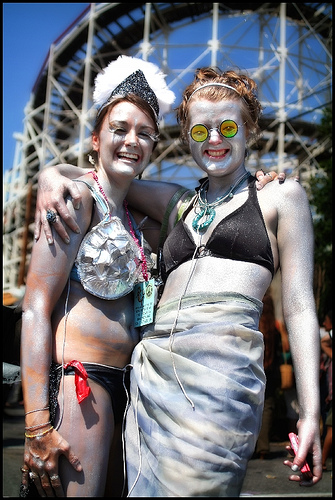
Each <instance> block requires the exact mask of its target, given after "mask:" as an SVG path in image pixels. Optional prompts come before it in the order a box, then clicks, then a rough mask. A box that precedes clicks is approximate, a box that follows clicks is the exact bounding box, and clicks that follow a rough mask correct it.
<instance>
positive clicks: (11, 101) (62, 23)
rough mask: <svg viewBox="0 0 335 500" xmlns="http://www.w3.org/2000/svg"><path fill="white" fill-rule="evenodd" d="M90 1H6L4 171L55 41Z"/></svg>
mask: <svg viewBox="0 0 335 500" xmlns="http://www.w3.org/2000/svg"><path fill="white" fill-rule="evenodd" d="M88 5H90V4H89V3H3V4H2V9H3V72H2V73H3V171H4V170H7V169H9V168H11V167H12V165H13V159H14V151H15V139H14V138H13V134H14V133H15V132H22V131H23V118H24V108H25V106H26V104H27V103H28V101H29V98H30V94H31V91H32V89H33V86H34V83H35V80H36V78H37V76H38V74H39V71H40V69H41V67H42V64H43V62H44V60H45V58H46V56H47V54H48V50H49V47H50V45H51V44H52V42H54V41H55V40H56V39H57V38H58V37H59V35H61V34H62V33H63V31H65V30H66V28H67V27H68V26H69V25H70V24H71V23H72V22H73V21H74V20H75V19H76V18H77V17H78V16H79V15H80V14H81V13H82V12H83V10H84V9H85V8H86V7H87V6H88Z"/></svg>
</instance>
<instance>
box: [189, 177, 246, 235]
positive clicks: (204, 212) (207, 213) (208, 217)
mask: <svg viewBox="0 0 335 500" xmlns="http://www.w3.org/2000/svg"><path fill="white" fill-rule="evenodd" d="M250 175H251V174H250V172H246V173H245V174H243V175H242V177H240V178H239V179H237V181H236V182H235V184H233V185H232V186H230V188H229V189H228V191H226V192H225V193H224V194H223V195H222V196H219V197H217V198H216V200H215V201H213V202H212V203H208V201H207V199H206V193H207V189H208V185H209V180H208V179H207V180H206V181H205V182H204V183H203V185H202V186H201V188H200V190H199V196H198V204H199V207H200V212H199V213H198V214H197V215H196V216H195V217H194V219H193V222H192V227H193V229H194V231H197V232H198V231H200V232H201V231H205V230H206V229H207V228H208V226H209V225H210V224H211V223H212V222H213V220H214V218H215V215H216V212H215V208H214V207H216V206H218V205H221V204H222V203H223V202H224V201H226V200H227V199H231V198H233V196H234V194H235V192H236V190H237V189H238V188H239V187H240V185H241V184H242V183H243V182H244V181H245V180H246V179H247V178H248V177H249V176H250ZM203 218H205V220H204V222H202V223H200V221H201V219H203Z"/></svg>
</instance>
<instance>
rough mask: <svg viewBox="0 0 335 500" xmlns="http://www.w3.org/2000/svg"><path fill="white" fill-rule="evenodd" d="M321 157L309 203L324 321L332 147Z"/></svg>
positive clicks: (327, 123) (325, 134) (325, 133)
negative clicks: (311, 208) (311, 213)
mask: <svg viewBox="0 0 335 500" xmlns="http://www.w3.org/2000/svg"><path fill="white" fill-rule="evenodd" d="M318 136H319V137H320V138H321V140H322V142H323V141H327V140H328V141H329V144H331V140H332V109H331V108H326V109H325V110H324V115H323V118H322V120H321V124H320V126H319V129H318ZM326 149H327V151H328V153H327V154H325V155H324V157H321V158H320V159H318V160H319V166H320V168H319V169H318V172H317V174H316V175H315V176H314V177H312V178H311V179H310V181H309V196H310V203H311V205H312V207H313V212H314V213H315V217H314V238H315V250H314V251H315V279H314V285H315V297H316V303H317V308H318V314H319V319H320V321H321V322H322V321H323V319H324V316H325V314H326V313H327V310H328V309H331V308H332V250H333V248H332V157H331V147H330V146H329V147H328V148H326Z"/></svg>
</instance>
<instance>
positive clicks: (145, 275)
mask: <svg viewBox="0 0 335 500" xmlns="http://www.w3.org/2000/svg"><path fill="white" fill-rule="evenodd" d="M89 174H92V177H93V179H94V180H95V182H96V183H97V185H98V188H99V191H100V193H101V194H102V196H103V197H104V199H105V201H106V202H107V205H108V206H109V203H108V198H107V196H106V193H105V191H104V190H103V187H102V186H101V184H100V182H99V179H98V176H97V174H96V173H95V172H94V170H91V171H90V172H89ZM123 206H124V209H125V211H126V216H127V220H128V225H129V232H130V234H131V235H132V237H133V240H134V241H135V243H136V245H137V247H138V249H139V251H140V253H141V267H142V275H143V278H144V280H145V281H148V279H149V275H148V265H147V259H146V257H145V253H144V249H143V247H142V246H141V245H140V242H139V240H138V238H137V236H136V234H135V231H134V228H133V224H132V222H131V218H130V215H129V211H128V203H127V201H126V200H123Z"/></svg>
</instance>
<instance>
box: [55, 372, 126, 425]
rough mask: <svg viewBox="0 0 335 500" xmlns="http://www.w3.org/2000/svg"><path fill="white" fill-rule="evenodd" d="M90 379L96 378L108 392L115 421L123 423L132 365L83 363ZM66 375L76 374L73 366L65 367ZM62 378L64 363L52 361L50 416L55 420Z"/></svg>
mask: <svg viewBox="0 0 335 500" xmlns="http://www.w3.org/2000/svg"><path fill="white" fill-rule="evenodd" d="M82 365H83V366H84V368H85V370H86V372H87V375H88V379H91V380H94V381H95V382H97V383H98V384H99V385H101V386H102V387H103V388H104V389H106V391H107V392H108V394H109V396H110V398H111V402H112V407H113V413H114V421H115V423H116V424H117V423H121V422H122V419H123V417H124V412H125V409H126V406H127V403H128V399H129V386H130V375H129V370H130V369H131V365H126V366H125V367H124V368H116V367H114V366H107V365H100V364H97V363H86V362H84V363H82ZM64 375H75V369H74V367H73V366H68V367H66V368H64ZM61 378H62V365H60V364H57V363H55V362H52V364H51V367H50V386H49V394H50V396H49V398H50V417H51V421H52V422H55V417H56V409H57V405H58V393H59V385H60V381H61Z"/></svg>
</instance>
